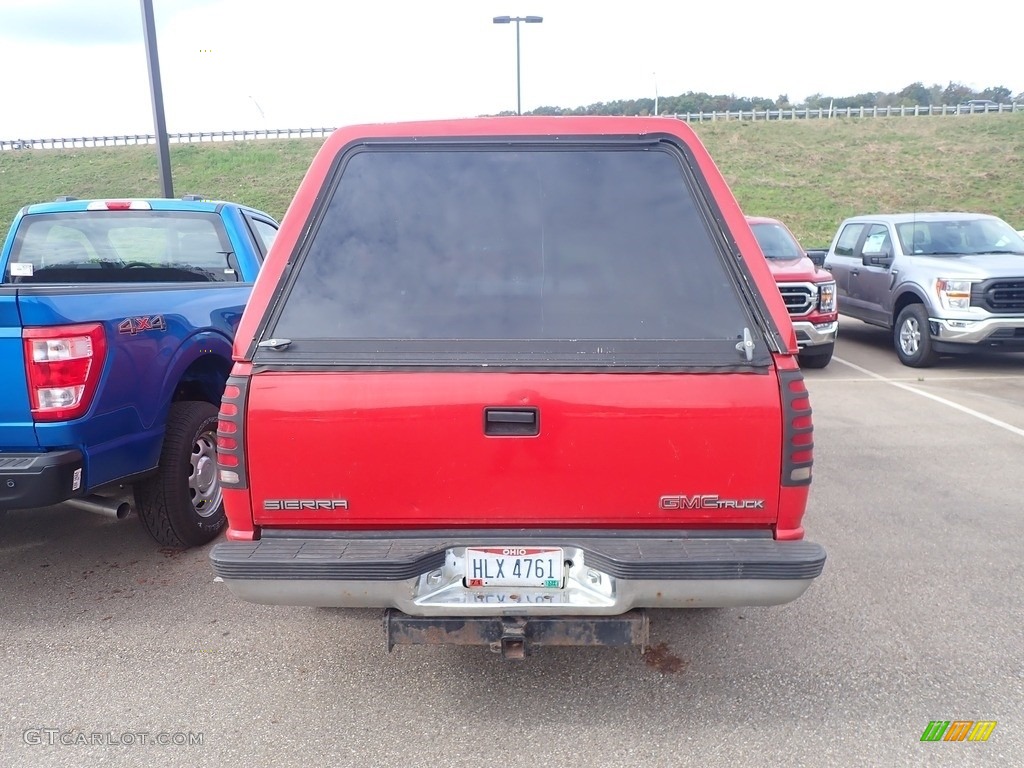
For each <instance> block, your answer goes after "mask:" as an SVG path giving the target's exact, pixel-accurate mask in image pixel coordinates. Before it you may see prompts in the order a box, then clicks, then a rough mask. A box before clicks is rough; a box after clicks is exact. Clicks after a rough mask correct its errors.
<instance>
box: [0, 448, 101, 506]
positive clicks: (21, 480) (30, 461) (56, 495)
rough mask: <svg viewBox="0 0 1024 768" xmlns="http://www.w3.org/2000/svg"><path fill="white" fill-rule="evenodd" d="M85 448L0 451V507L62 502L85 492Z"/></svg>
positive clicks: (45, 504)
mask: <svg viewBox="0 0 1024 768" xmlns="http://www.w3.org/2000/svg"><path fill="white" fill-rule="evenodd" d="M82 485H83V478H82V452H81V451H78V450H74V449H72V450H66V451H50V452H48V453H0V509H29V508H32V507H46V506H49V505H51V504H59V503H60V502H62V501H67V500H68V499H71V498H74V497H76V496H81V495H82Z"/></svg>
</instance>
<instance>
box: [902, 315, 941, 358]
mask: <svg viewBox="0 0 1024 768" xmlns="http://www.w3.org/2000/svg"><path fill="white" fill-rule="evenodd" d="M892 339H893V343H894V344H895V346H896V355H897V356H898V357H899V359H900V362H901V363H903V364H904V365H909V366H910V367H911V368H928V367H930V366H932V365H935V361H936V360H938V357H939V355H938V353H937V352H936V351H935V349H934V348H933V347H932V335H931V332H930V331H929V329H928V312H927V311H926V310H925V308H924V304H908V305H907V306H905V307H904V308H903V309H902V310H901V311H900V314H899V316H898V317H897V318H896V325H895V327H894V328H893V331H892Z"/></svg>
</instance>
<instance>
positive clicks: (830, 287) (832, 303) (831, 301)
mask: <svg viewBox="0 0 1024 768" xmlns="http://www.w3.org/2000/svg"><path fill="white" fill-rule="evenodd" d="M818 309H819V310H820V311H821V312H825V313H826V314H831V313H832V312H835V311H836V284H835V283H834V282H831V283H818Z"/></svg>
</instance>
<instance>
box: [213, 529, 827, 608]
mask: <svg viewBox="0 0 1024 768" xmlns="http://www.w3.org/2000/svg"><path fill="white" fill-rule="evenodd" d="M292 533H294V532H292ZM319 533H320V534H321V535H319V536H309V535H283V536H282V535H276V536H274V537H272V538H271V537H265V538H263V539H261V540H260V541H253V542H242V541H229V542H223V543H221V544H218V545H217V546H215V547H214V548H213V550H212V551H211V553H210V559H211V561H212V564H213V569H214V571H215V572H216V574H217V575H218V576H219V577H221V578H222V579H223V580H224V581H225V582H226V583H227V585H228V587H229V589H230V590H231V591H232V592H233V593H234V594H235V595H236V596H238V597H240V598H242V599H244V600H248V601H251V602H255V603H266V604H277V605H305V606H317V607H336V608H395V609H398V610H400V611H402V612H403V613H405V614H408V615H410V616H508V615H527V616H530V615H540V616H544V615H548V616H553V615H566V614H569V615H592V616H600V615H618V614H622V613H625V612H626V611H630V610H632V609H634V608H700V607H731V606H749V605H779V604H782V603H788V602H790V601H792V600H795V599H796V598H798V597H799V596H800V595H801V594H803V592H804V591H805V590H806V589H807V587H808V586H810V584H811V582H812V581H813V580H814V579H815V578H817V577H818V576H819V575H820V574H821V571H822V568H823V567H824V563H825V550H824V549H823V548H822V547H821V546H820V545H818V544H814V543H811V542H807V541H775V540H774V539H772V538H771V537H770V535H768V534H765V535H751V536H749V537H743V538H739V537H737V534H736V533H735V532H733V533H731V534H730V533H726V532H707V531H700V532H696V531H689V532H687V531H671V532H670V531H656V532H650V533H643V532H637V531H586V532H584V533H583V534H582V535H581V533H580V532H579V531H576V532H565V531H544V532H542V531H493V530H491V531H459V532H424V533H421V534H419V535H414V534H406V535H396V534H395V533H394V532H388V533H384V532H371V533H361V534H358V535H353V534H352V533H351V532H346V535H345V536H344V537H342V536H340V535H339V536H331V535H323V532H319ZM528 545H547V546H558V547H562V549H563V550H564V555H565V560H566V561H567V563H571V565H567V568H566V575H565V582H564V586H563V587H562V588H561V589H554V590H553V589H540V588H522V587H484V588H479V587H476V588H468V587H466V586H464V583H463V576H464V574H465V560H464V557H465V548H466V547H467V546H511V547H518V546H528Z"/></svg>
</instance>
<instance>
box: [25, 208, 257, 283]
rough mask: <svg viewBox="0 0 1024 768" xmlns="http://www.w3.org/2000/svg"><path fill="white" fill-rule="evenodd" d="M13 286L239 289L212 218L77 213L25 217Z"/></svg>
mask: <svg viewBox="0 0 1024 768" xmlns="http://www.w3.org/2000/svg"><path fill="white" fill-rule="evenodd" d="M5 278H6V281H7V282H15V283H24V282H27V283H83V282H86V283H115V282H144V283H154V282H225V281H230V282H235V281H237V280H239V279H240V278H239V272H238V266H237V262H236V260H235V256H234V254H233V253H232V251H231V246H230V244H229V241H228V238H227V234H226V233H225V232H224V227H223V225H222V224H221V221H220V219H219V218H218V217H217V216H216V215H215V214H212V213H202V212H189V211H77V212H61V213H39V214H30V215H28V216H25V218H24V219H23V220H22V222H21V226H19V227H18V232H17V235H16V236H15V241H14V249H13V250H12V252H11V259H10V263H9V264H8V267H7V274H6V275H5Z"/></svg>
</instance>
